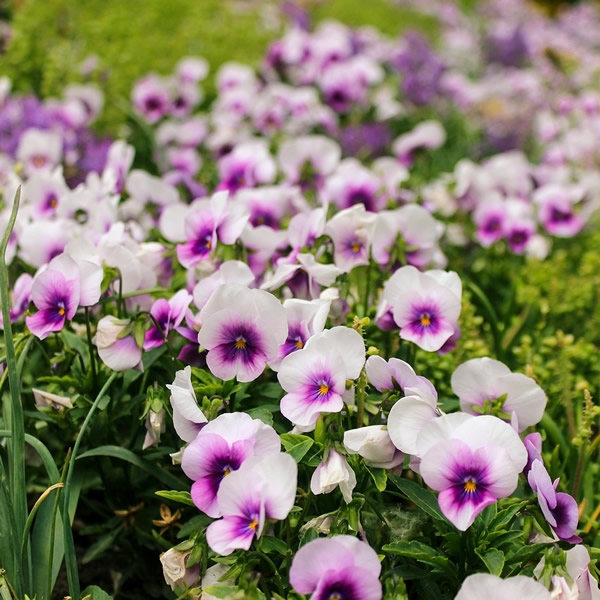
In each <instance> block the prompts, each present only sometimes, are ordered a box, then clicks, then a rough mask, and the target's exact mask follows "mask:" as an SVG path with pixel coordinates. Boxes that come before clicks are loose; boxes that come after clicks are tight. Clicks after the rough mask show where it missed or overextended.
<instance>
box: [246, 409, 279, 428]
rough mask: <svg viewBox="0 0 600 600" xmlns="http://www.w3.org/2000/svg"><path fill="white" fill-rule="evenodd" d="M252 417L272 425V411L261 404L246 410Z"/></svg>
mask: <svg viewBox="0 0 600 600" xmlns="http://www.w3.org/2000/svg"><path fill="white" fill-rule="evenodd" d="M246 412H247V413H248V414H249V415H250V416H251V417H252V418H253V419H258V420H259V421H262V422H263V423H265V425H270V426H271V427H272V426H273V413H272V412H271V411H270V410H268V409H267V408H264V407H263V406H257V407H256V408H251V409H249V410H247V411H246Z"/></svg>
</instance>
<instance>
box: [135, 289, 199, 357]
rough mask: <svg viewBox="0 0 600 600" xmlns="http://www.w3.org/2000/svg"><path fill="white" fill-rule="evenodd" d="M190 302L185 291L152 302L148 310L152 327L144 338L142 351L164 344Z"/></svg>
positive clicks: (190, 297)
mask: <svg viewBox="0 0 600 600" xmlns="http://www.w3.org/2000/svg"><path fill="white" fill-rule="evenodd" d="M191 301H192V295H191V294H189V293H188V292H187V290H179V291H178V292H177V293H176V294H175V295H174V296H173V297H172V298H170V299H169V300H166V299H165V298H159V299H158V300H156V302H154V304H153V305H152V308H151V309H150V315H151V316H152V317H153V320H152V325H151V326H150V329H148V331H146V335H145V337H144V350H151V349H152V348H157V347H158V346H161V345H162V344H163V343H164V342H165V340H166V339H167V336H168V335H169V332H170V331H171V330H172V329H175V328H176V327H178V326H179V325H180V324H181V322H182V321H183V318H184V317H185V311H186V309H187V307H188V306H189V304H190V302H191Z"/></svg>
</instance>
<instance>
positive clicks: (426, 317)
mask: <svg viewBox="0 0 600 600" xmlns="http://www.w3.org/2000/svg"><path fill="white" fill-rule="evenodd" d="M461 295H462V284H461V281H460V278H459V277H458V275H457V274H456V273H455V272H454V271H441V270H437V269H435V270H431V271H425V272H424V273H422V272H420V271H418V270H417V269H416V268H415V267H413V266H411V265H407V266H405V267H402V268H400V269H398V270H397V271H396V272H395V273H394V274H393V275H392V276H391V277H390V279H388V281H387V282H386V284H385V287H384V290H383V298H384V300H385V301H386V302H388V303H389V304H390V305H391V306H392V310H393V315H394V321H395V322H396V324H397V325H398V326H399V327H400V337H401V338H402V339H405V340H409V341H411V342H414V343H415V344H417V346H419V348H422V349H423V350H427V351H429V352H434V351H436V350H439V349H440V348H442V346H443V345H444V344H445V343H446V342H447V341H448V339H450V337H451V336H452V335H453V334H454V333H455V331H456V329H457V327H458V325H457V320H458V317H459V315H460V310H461Z"/></svg>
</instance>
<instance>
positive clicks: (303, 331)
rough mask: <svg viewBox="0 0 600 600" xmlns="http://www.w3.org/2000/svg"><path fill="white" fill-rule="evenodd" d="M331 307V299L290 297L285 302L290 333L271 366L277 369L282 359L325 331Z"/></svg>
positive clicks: (284, 306)
mask: <svg viewBox="0 0 600 600" xmlns="http://www.w3.org/2000/svg"><path fill="white" fill-rule="evenodd" d="M330 307H331V301H330V300H324V299H321V298H317V299H315V300H300V299H298V298H288V299H287V300H285V301H284V303H283V308H284V309H285V316H286V318H287V322H288V334H287V338H286V340H285V342H284V343H283V344H281V346H280V347H279V356H278V357H277V359H275V360H273V361H271V362H270V363H269V366H270V367H271V368H272V369H273V370H274V371H277V370H278V369H279V365H280V364H281V361H282V360H283V359H284V358H285V357H286V356H288V354H291V353H292V352H296V351H297V350H302V348H304V346H305V345H306V342H307V341H308V340H309V339H310V338H311V337H312V336H313V335H314V334H316V333H320V332H321V331H323V328H324V327H325V321H326V320H327V315H328V314H329V309H330Z"/></svg>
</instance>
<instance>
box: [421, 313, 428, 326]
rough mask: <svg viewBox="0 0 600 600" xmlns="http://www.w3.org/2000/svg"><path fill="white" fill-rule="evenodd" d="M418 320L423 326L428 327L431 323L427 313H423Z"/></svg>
mask: <svg viewBox="0 0 600 600" xmlns="http://www.w3.org/2000/svg"><path fill="white" fill-rule="evenodd" d="M420 321H421V325H423V327H429V326H430V325H431V316H430V315H429V314H428V313H423V314H422V315H421V319H420Z"/></svg>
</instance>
